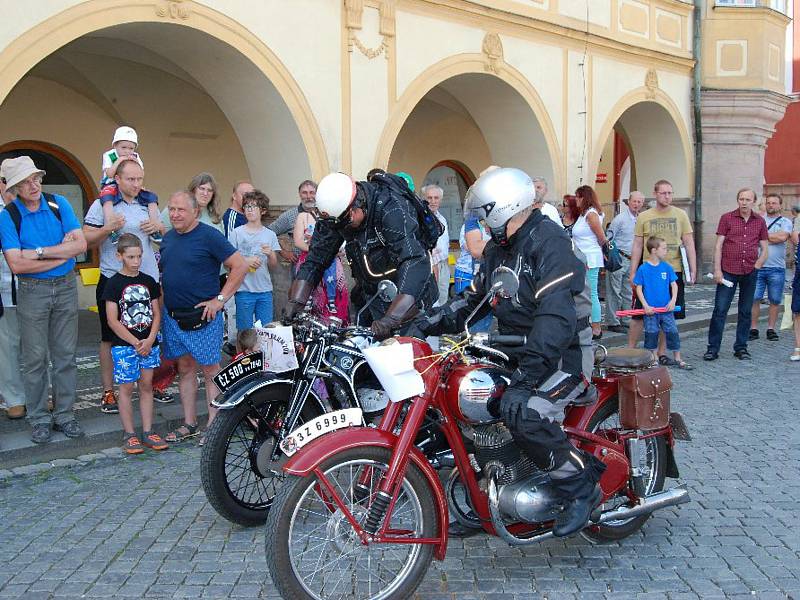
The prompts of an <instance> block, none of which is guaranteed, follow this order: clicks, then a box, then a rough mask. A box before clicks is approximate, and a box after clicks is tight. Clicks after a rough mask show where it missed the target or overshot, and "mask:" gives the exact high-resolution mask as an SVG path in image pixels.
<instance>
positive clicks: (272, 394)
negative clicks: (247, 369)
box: [200, 384, 322, 527]
mask: <svg viewBox="0 0 800 600" xmlns="http://www.w3.org/2000/svg"><path fill="white" fill-rule="evenodd" d="M291 391H292V390H291V387H290V386H289V385H287V384H274V385H269V386H266V387H265V388H262V389H261V390H258V391H256V392H254V393H253V394H252V395H251V396H250V397H249V398H247V399H246V400H245V401H243V402H242V403H241V404H239V405H238V406H235V407H234V408H231V409H228V410H220V411H219V412H218V413H217V416H216V418H215V419H214V421H213V422H212V423H211V426H210V427H209V428H208V431H207V432H206V439H205V442H204V444H203V451H202V454H201V459H200V478H201V481H202V483H203V491H204V492H205V494H206V498H207V499H208V502H209V504H211V506H213V507H214V510H216V511H217V512H218V513H219V514H220V516H222V517H224V518H225V519H227V520H228V521H230V522H232V523H236V524H238V525H242V526H244V527H252V526H255V525H261V524H263V523H264V521H266V520H267V513H268V512H269V509H270V506H271V505H272V500H273V498H274V497H275V492H276V490H277V488H278V487H279V486H280V484H281V482H282V481H283V478H284V475H283V472H282V471H281V466H282V462H283V461H275V462H273V461H270V460H269V457H270V454H271V452H272V449H273V448H274V446H275V444H277V443H278V442H279V441H280V440H278V430H279V428H280V422H281V420H282V419H283V418H285V416H286V411H287V405H288V402H289V397H290V394H291ZM312 394H313V392H312ZM312 394H309V396H308V399H307V401H306V404H305V406H304V407H303V410H302V411H301V413H300V418H299V419H298V422H297V425H300V424H301V423H304V422H306V421H308V420H310V419H313V418H314V417H316V416H318V415H320V414H322V411H321V409H320V408H319V407H318V402H317V401H316V400H315V399H314V396H313V395H312Z"/></svg>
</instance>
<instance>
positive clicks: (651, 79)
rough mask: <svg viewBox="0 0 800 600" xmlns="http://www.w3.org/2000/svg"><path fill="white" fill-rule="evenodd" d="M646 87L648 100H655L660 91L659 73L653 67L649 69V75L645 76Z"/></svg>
mask: <svg viewBox="0 0 800 600" xmlns="http://www.w3.org/2000/svg"><path fill="white" fill-rule="evenodd" d="M644 87H645V88H647V98H648V99H649V100H655V99H656V92H657V91H658V73H656V70H655V69H653V68H652V67H651V68H649V69H647V74H646V75H645V76H644Z"/></svg>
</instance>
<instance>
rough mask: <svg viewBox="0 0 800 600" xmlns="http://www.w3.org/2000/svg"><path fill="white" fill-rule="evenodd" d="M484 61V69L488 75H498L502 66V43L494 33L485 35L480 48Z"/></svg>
mask: <svg viewBox="0 0 800 600" xmlns="http://www.w3.org/2000/svg"><path fill="white" fill-rule="evenodd" d="M481 50H482V52H483V55H484V57H485V60H486V65H485V67H484V68H485V69H486V71H488V72H489V73H495V74H497V73H499V72H500V68H501V66H502V64H503V60H504V59H503V42H502V41H501V40H500V36H499V35H497V34H496V33H487V34H486V35H485V36H484V38H483V44H482V47H481Z"/></svg>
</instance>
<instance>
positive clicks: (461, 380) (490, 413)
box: [445, 363, 511, 425]
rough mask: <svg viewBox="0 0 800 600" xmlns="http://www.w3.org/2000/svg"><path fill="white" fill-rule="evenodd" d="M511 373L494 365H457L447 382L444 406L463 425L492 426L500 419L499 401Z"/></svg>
mask: <svg viewBox="0 0 800 600" xmlns="http://www.w3.org/2000/svg"><path fill="white" fill-rule="evenodd" d="M510 377H511V372H510V371H507V370H506V369H502V368H500V367H497V366H495V365H489V364H483V363H476V364H471V365H463V364H460V365H457V366H456V367H455V368H454V369H453V370H452V371H451V372H450V375H449V377H448V379H447V389H446V390H445V402H446V403H447V406H448V408H449V409H450V411H451V413H452V414H454V415H455V416H456V418H457V419H459V420H460V421H464V422H466V423H470V424H473V425H475V424H478V423H491V422H493V421H497V420H498V419H499V418H500V397H501V396H502V395H503V391H504V390H505V389H506V386H507V385H508V383H509V381H510Z"/></svg>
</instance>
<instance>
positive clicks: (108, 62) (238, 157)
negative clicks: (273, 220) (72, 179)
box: [0, 59, 250, 206]
mask: <svg viewBox="0 0 800 600" xmlns="http://www.w3.org/2000/svg"><path fill="white" fill-rule="evenodd" d="M119 63H120V61H116V60H113V59H104V60H103V61H101V62H100V63H98V64H96V65H95V66H96V67H97V68H98V69H100V70H99V71H98V72H99V73H101V74H102V79H103V81H102V85H103V88H104V90H105V92H106V93H107V94H108V97H109V98H113V99H114V100H115V102H114V106H115V107H116V108H117V110H118V112H119V114H121V115H124V118H125V122H126V123H127V124H130V125H132V126H133V127H135V128H136V130H137V132H138V134H139V140H140V144H139V151H140V153H141V156H142V160H143V161H144V164H145V185H146V186H147V187H148V188H149V189H151V190H153V191H154V192H156V193H157V194H158V195H159V197H160V200H161V203H162V205H163V204H165V203H166V200H167V197H168V196H169V194H170V193H171V192H173V191H175V190H177V189H181V188H184V187H186V186H187V185H188V183H189V180H190V179H191V178H192V177H193V176H194V175H195V174H197V173H198V172H200V171H204V170H208V171H210V172H212V173H213V174H214V176H215V177H216V178H217V181H218V183H219V184H220V189H221V199H222V200H223V202H224V203H225V205H226V206H227V204H228V201H229V198H230V188H231V187H232V185H233V182H234V180H236V179H240V178H248V177H249V176H250V173H249V170H248V168H247V164H246V162H245V159H244V155H243V153H242V149H241V146H240V145H239V142H238V139H237V137H236V135H235V134H234V132H233V130H232V128H231V126H230V124H229V123H228V121H227V120H226V119H225V116H224V115H223V114H222V113H221V111H220V110H219V108H218V107H217V106H216V104H215V103H214V102H213V101H212V100H211V98H209V97H208V95H207V94H205V93H204V92H203V91H202V90H199V89H197V88H196V87H194V86H190V85H189V84H187V83H186V82H184V81H182V80H180V79H177V78H175V77H172V76H170V75H168V74H166V73H165V72H163V71H160V70H158V69H152V68H148V67H145V66H142V65H135V64H132V63H126V64H119ZM146 90H158V95H157V98H154V97H153V95H152V92H146ZM54 98H57V99H58V101H57V102H54V101H53V99H54ZM155 100H157V102H154V101H155ZM154 104H156V105H157V110H154ZM116 127H117V123H115V122H114V120H113V119H112V118H111V116H110V115H108V114H107V113H106V111H105V110H104V108H103V107H101V106H99V105H98V104H97V103H95V102H93V101H92V100H91V99H89V98H87V97H86V96H85V95H81V94H78V93H77V92H76V91H73V90H71V89H68V88H66V87H64V86H63V85H61V84H60V83H56V82H54V81H52V80H46V79H41V78H39V77H26V78H25V79H23V80H22V82H20V84H19V85H17V86H16V87H15V88H14V90H13V91H12V92H11V94H10V95H9V96H8V98H7V99H6V100H5V102H3V104H2V105H0V144H2V143H7V142H11V141H14V140H18V139H28V140H40V141H45V142H49V143H52V144H55V145H57V146H61V147H62V148H64V149H66V150H67V151H68V152H70V153H71V154H73V155H74V156H75V157H76V158H77V159H78V160H79V161H80V162H81V163H82V164H83V166H84V167H85V169H86V170H87V171H88V173H89V175H90V176H91V178H92V180H93V181H95V182H96V183H97V182H98V181H99V179H100V164H101V160H100V157H101V154H102V153H103V152H104V151H106V150H108V149H109V148H110V147H111V138H112V136H113V133H114V130H115V129H116ZM199 133H202V134H204V135H205V136H207V137H192V136H193V135H197V134H199Z"/></svg>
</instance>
